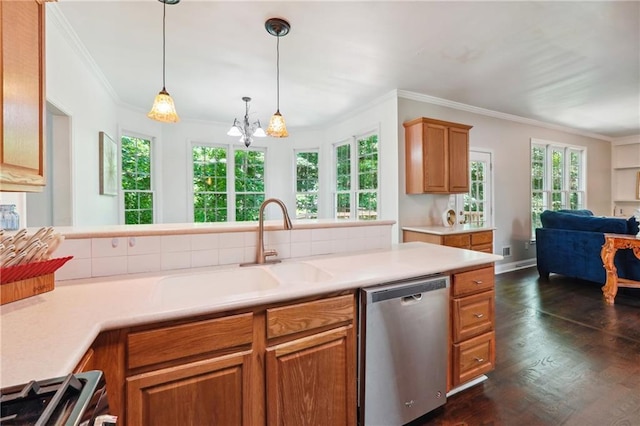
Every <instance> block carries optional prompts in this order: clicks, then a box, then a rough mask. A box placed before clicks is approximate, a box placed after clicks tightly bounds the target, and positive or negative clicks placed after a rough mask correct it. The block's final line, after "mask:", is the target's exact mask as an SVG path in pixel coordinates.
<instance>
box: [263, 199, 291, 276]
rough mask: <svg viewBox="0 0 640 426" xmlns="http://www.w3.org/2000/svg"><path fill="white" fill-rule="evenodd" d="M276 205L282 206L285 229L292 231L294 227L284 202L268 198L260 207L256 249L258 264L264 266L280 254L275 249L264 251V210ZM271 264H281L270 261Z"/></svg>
mask: <svg viewBox="0 0 640 426" xmlns="http://www.w3.org/2000/svg"><path fill="white" fill-rule="evenodd" d="M271 203H274V204H277V205H278V206H280V209H281V210H282V219H283V227H284V229H291V228H293V225H291V218H290V217H289V212H288V211H287V206H285V205H284V203H283V202H282V200H279V199H277V198H267V199H266V200H264V202H263V203H262V204H261V205H260V213H259V216H258V245H257V247H256V263H257V264H259V265H262V264H264V263H267V257H268V256H277V255H278V252H277V251H275V250H274V249H271V250H265V249H264V209H265V207H267V205H269V204H271ZM269 262H270V263H276V262H279V260H273V261H269Z"/></svg>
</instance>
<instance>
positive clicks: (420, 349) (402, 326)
mask: <svg viewBox="0 0 640 426" xmlns="http://www.w3.org/2000/svg"><path fill="white" fill-rule="evenodd" d="M448 287H449V277H447V276H443V275H436V276H429V277H422V278H416V279H412V280H407V281H399V282H394V283H389V284H384V285H380V286H375V287H369V288H365V289H362V290H361V292H360V311H359V315H360V323H359V324H360V325H359V339H358V374H359V376H358V378H359V386H358V405H359V407H358V412H359V424H360V425H366V426H399V425H403V424H405V423H408V422H410V421H412V420H415V419H416V418H418V417H420V416H422V415H424V414H426V413H428V412H429V411H431V410H433V409H435V408H437V407H439V406H441V405H443V404H444V403H445V402H446V386H447V344H448V340H447V332H448V312H449V309H448V300H449V298H448V297H449V296H448Z"/></svg>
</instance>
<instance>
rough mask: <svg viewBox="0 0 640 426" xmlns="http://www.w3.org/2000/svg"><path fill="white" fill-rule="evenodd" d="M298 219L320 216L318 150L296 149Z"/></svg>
mask: <svg viewBox="0 0 640 426" xmlns="http://www.w3.org/2000/svg"><path fill="white" fill-rule="evenodd" d="M295 159H296V219H317V218H318V177H319V175H318V151H296V155H295Z"/></svg>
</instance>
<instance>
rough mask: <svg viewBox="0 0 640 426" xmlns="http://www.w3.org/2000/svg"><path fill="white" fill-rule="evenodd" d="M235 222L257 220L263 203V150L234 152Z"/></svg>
mask: <svg viewBox="0 0 640 426" xmlns="http://www.w3.org/2000/svg"><path fill="white" fill-rule="evenodd" d="M234 170H235V179H234V180H235V199H236V200H235V201H236V203H235V204H236V211H235V220H236V221H247V220H258V216H259V212H260V205H261V204H262V202H263V201H264V194H265V191H264V150H257V149H255V150H253V149H252V150H246V149H239V150H236V151H235V168H234Z"/></svg>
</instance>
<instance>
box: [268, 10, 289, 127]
mask: <svg viewBox="0 0 640 426" xmlns="http://www.w3.org/2000/svg"><path fill="white" fill-rule="evenodd" d="M264 27H265V28H266V29H267V32H268V33H269V34H271V35H272V36H275V37H276V38H277V40H278V41H277V43H276V88H277V90H276V93H277V107H276V112H275V114H273V116H272V117H271V120H269V127H267V135H269V136H271V137H272V138H286V137H287V136H289V132H287V126H286V125H285V122H284V117H283V116H282V114H280V37H284V36H286V35H287V34H289V30H290V29H291V25H289V23H288V22H287V21H285V20H284V19H280V18H270V19H267V22H265V23H264Z"/></svg>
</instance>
